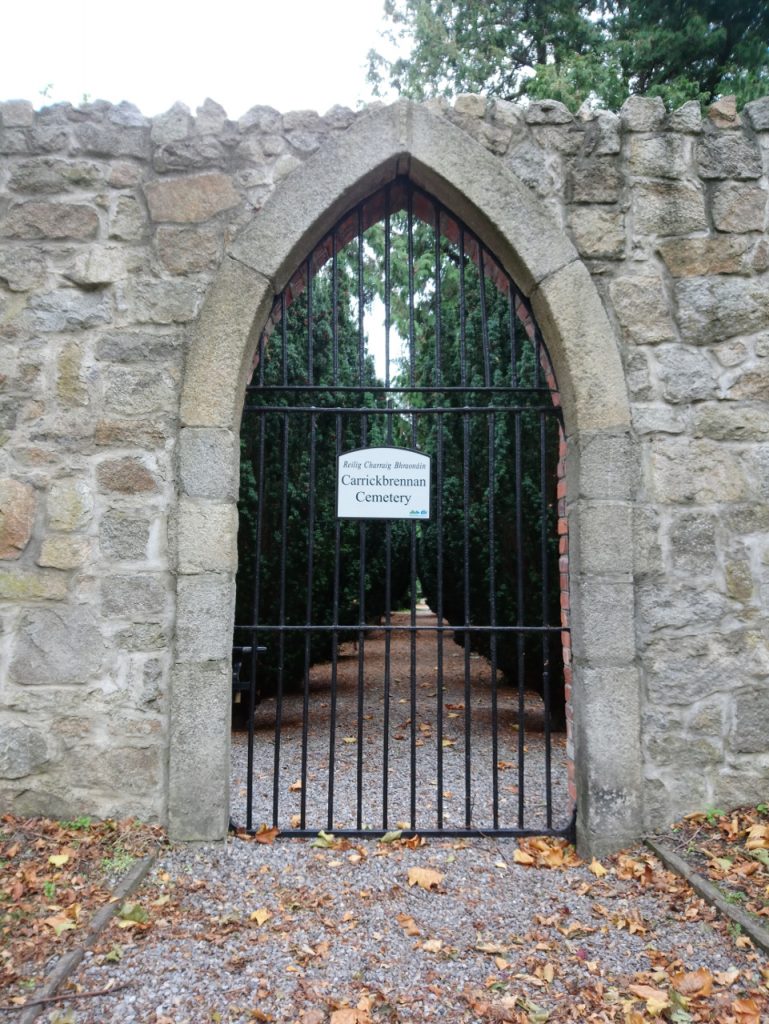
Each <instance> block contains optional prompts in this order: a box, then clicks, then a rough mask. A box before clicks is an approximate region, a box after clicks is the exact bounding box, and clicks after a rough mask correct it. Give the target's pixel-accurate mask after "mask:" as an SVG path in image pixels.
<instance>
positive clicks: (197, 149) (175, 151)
mask: <svg viewBox="0 0 769 1024" xmlns="http://www.w3.org/2000/svg"><path fill="white" fill-rule="evenodd" d="M228 162H229V159H228V153H227V150H226V148H225V147H224V146H223V145H222V143H221V142H220V141H219V139H217V138H215V137H214V136H212V135H202V136H201V135H194V136H192V137H191V138H188V139H182V140H180V141H178V142H168V143H166V144H165V145H163V146H159V147H158V148H157V149H156V150H155V153H154V155H153V157H152V166H153V167H154V168H155V170H156V171H158V172H159V173H161V174H167V173H168V172H169V171H190V170H203V169H204V168H213V167H216V168H225V167H226V166H227V164H228Z"/></svg>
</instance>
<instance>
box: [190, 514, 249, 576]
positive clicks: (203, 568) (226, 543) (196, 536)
mask: <svg viewBox="0 0 769 1024" xmlns="http://www.w3.org/2000/svg"><path fill="white" fill-rule="evenodd" d="M175 533H176V546H177V563H176V569H177V572H180V573H185V574H187V573H200V572H235V571H236V570H237V567H238V545H237V536H238V507H237V505H236V504H235V502H232V501H230V502H226V503H225V502H221V503H216V504H214V503H208V502H206V503H203V502H198V501H190V500H188V499H185V498H182V500H181V502H180V505H179V510H178V512H177V516H176V525H175Z"/></svg>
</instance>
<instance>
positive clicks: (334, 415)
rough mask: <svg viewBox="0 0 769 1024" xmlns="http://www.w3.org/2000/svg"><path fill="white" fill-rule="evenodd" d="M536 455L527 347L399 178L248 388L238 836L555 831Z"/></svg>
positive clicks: (481, 262) (541, 384)
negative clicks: (272, 830)
mask: <svg viewBox="0 0 769 1024" xmlns="http://www.w3.org/2000/svg"><path fill="white" fill-rule="evenodd" d="M388 453H389V454H388ZM399 453H400V454H399ZM561 455H562V434H561V423H560V409H559V403H558V396H557V390H556V383H555V377H554V374H553V371H552V367H551V365H550V361H549V357H548V354H547V351H546V349H545V346H544V343H543V341H542V339H541V337H540V334H539V331H538V329H537V326H536V324H535V321H534V318H533V316H532V313H531V310H530V308H529V306H528V304H527V302H526V300H525V299H524V297H523V296H522V295H521V294H520V293H519V292H518V290H517V289H516V287H515V285H514V283H513V282H512V280H511V279H510V277H509V276H508V275H507V274H506V272H505V271H504V270H503V269H502V267H501V265H500V264H499V263H498V261H497V260H496V259H495V258H494V256H493V255H492V254H491V253H490V252H489V251H488V250H487V249H486V248H485V247H484V246H483V244H482V243H481V242H480V241H479V240H478V238H477V237H476V236H475V235H474V234H473V233H472V232H471V231H470V230H469V229H468V228H467V227H465V225H463V224H462V222H461V221H460V220H459V219H458V218H457V217H455V216H454V215H453V214H452V213H451V212H450V211H448V210H446V209H445V208H443V207H442V206H441V205H440V204H439V203H438V202H437V201H436V200H435V199H433V198H432V197H431V196H429V195H428V194H426V193H425V192H423V191H422V190H420V189H418V188H416V187H415V186H413V185H412V184H411V183H410V182H408V181H407V180H405V179H398V180H396V181H395V182H393V183H392V184H390V185H388V186H386V187H385V188H383V189H382V190H380V191H379V192H377V193H376V194H374V195H373V196H371V197H370V198H369V199H367V200H366V201H364V202H363V203H361V204H360V205H359V206H357V207H355V208H354V209H353V210H352V211H351V212H350V213H348V214H347V215H346V216H345V217H344V218H342V219H341V220H340V221H339V222H338V223H337V225H336V226H335V227H334V229H333V230H332V231H331V232H330V233H329V234H328V236H327V237H326V238H324V239H323V241H322V242H321V243H320V244H319V245H318V246H317V247H316V248H315V250H314V251H313V252H312V253H311V254H310V256H309V257H308V258H307V260H306V261H305V262H304V263H303V264H302V266H301V267H299V269H298V270H297V272H296V274H295V275H294V277H293V278H292V279H291V281H290V282H289V284H288V286H287V287H286V288H285V290H284V292H283V293H282V295H281V296H280V298H279V300H278V301H277V302H276V303H275V306H274V308H273V311H272V315H271V316H270V319H269V321H268V324H267V327H266V329H265V331H264V332H263V335H262V337H261V340H260V343H259V348H258V352H257V356H256V359H255V369H254V374H253V378H252V381H251V383H250V385H249V387H248V389H247V395H246V402H245V409H244V416H243V426H242V431H241V502H240V510H241V511H240V563H239V564H240V568H239V572H238V597H237V610H236V629H235V641H234V646H235V651H236V656H235V657H234V661H233V665H234V670H233V675H234V679H233V683H234V688H235V689H236V690H237V691H238V693H237V699H239V700H240V708H241V709H245V721H246V722H247V725H248V733H247V744H244V743H243V737H242V735H241V739H240V741H238V737H237V734H236V737H235V746H236V747H238V748H239V749H245V751H246V755H245V759H244V760H245V763H244V764H241V765H240V769H237V768H236V769H235V775H236V779H235V781H234V784H233V817H234V819H235V820H236V821H237V822H238V823H239V824H242V823H243V818H245V827H246V828H247V829H248V830H251V831H253V830H254V829H255V827H256V826H258V825H260V824H267V825H272V826H274V827H277V828H278V829H280V831H281V833H283V834H288V835H308V834H315V833H317V832H318V831H319V830H321V829H324V830H326V831H333V832H334V833H336V834H348V835H357V834H366V835H376V834H377V833H382V832H386V831H388V830H391V829H394V828H403V829H404V830H407V831H419V832H420V833H421V834H428V835H429V834H432V833H440V834H444V835H445V834H462V835H466V834H477V833H479V832H483V833H493V834H497V835H523V834H530V833H537V834H542V833H552V834H562V835H570V834H571V829H572V824H571V821H572V819H571V807H570V805H569V798H568V795H567V785H566V757H567V755H566V744H565V735H564V734H563V732H562V728H563V724H564V719H565V714H564V712H565V705H564V685H563V656H562V652H563V645H562V638H563V637H562V634H563V632H564V630H565V629H566V627H565V626H564V625H563V624H562V620H561V610H560V604H559V591H560V586H559V566H558V532H559V530H558V504H557V496H556V491H557V482H558V477H559V472H560V470H562V465H561V462H560V459H561ZM424 456H427V457H428V459H425V458H424ZM428 461H429V469H427V470H426V471H424V472H422V469H420V467H422V468H423V467H424V464H425V463H426V462H428ZM343 466H344V467H346V470H345V472H343V471H342V467H343ZM351 467H352V468H351ZM403 467H405V468H403ZM345 473H346V477H345V479H343V477H344V476H345ZM420 473H422V475H421V476H420ZM419 487H421V488H422V490H421V491H420V490H419V489H418V488H419ZM345 488H346V489H347V490H346V491H345ZM342 492H344V494H345V495H346V497H345V500H349V501H350V502H351V503H352V505H351V507H352V508H353V511H352V512H351V511H350V509H349V508H348V507H347V506H345V505H344V504H343V503H341V504H340V505H339V508H338V507H337V501H338V500H339V501H340V502H341V501H342V499H341V498H340V493H342ZM383 494H390V495H391V497H389V498H387V497H382V495H383ZM392 495H395V496H394V497H393V496H392ZM420 496H424V498H425V500H424V501H421V502H420V501H419V500H418V499H419V497H420ZM356 503H357V504H356ZM428 505H429V515H428V514H427V513H428ZM339 513H342V514H339ZM253 651H259V652H260V653H259V654H258V655H253V654H252V652H253Z"/></svg>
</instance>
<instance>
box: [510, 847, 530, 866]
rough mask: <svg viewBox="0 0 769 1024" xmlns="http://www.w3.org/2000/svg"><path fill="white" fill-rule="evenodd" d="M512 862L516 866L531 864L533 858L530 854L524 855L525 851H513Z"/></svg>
mask: <svg viewBox="0 0 769 1024" xmlns="http://www.w3.org/2000/svg"><path fill="white" fill-rule="evenodd" d="M513 860H514V861H515V863H516V864H533V863H534V858H533V857H532V855H531V854H530V853H526V851H525V850H514V851H513Z"/></svg>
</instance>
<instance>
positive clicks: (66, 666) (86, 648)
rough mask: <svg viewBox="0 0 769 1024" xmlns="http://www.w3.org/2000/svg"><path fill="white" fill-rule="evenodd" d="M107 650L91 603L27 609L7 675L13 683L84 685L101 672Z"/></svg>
mask: <svg viewBox="0 0 769 1024" xmlns="http://www.w3.org/2000/svg"><path fill="white" fill-rule="evenodd" d="M57 577H58V574H57ZM62 578H63V577H62ZM107 653H108V651H107V646H106V644H105V642H104V640H103V639H102V636H101V633H100V632H99V628H98V625H97V620H96V616H95V614H94V612H93V610H92V609H91V608H89V607H88V606H86V605H62V606H59V607H58V608H46V607H36V608H27V609H25V610H24V611H23V612H22V615H21V619H20V622H19V628H18V632H17V634H16V641H15V645H14V651H13V656H12V659H11V664H10V668H9V673H8V674H9V678H10V680H11V681H12V682H14V683H19V684H22V685H27V686H56V685H58V684H70V683H71V684H82V683H85V682H87V681H88V680H89V679H91V678H92V677H93V676H95V675H96V674H97V673H98V672H100V671H101V669H102V667H103V665H104V661H105V658H106V656H107Z"/></svg>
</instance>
